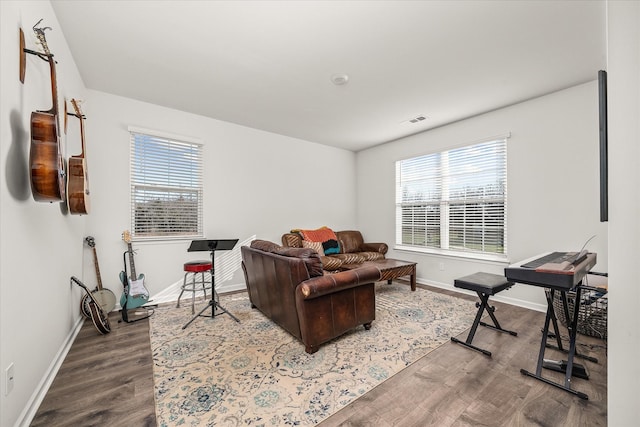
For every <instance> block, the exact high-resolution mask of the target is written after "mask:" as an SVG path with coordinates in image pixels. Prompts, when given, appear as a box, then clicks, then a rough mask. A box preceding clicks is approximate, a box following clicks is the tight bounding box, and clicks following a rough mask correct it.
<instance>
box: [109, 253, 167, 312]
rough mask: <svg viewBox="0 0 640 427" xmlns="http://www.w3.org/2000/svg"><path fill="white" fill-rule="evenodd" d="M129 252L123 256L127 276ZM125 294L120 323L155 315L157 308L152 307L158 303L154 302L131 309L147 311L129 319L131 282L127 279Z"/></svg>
mask: <svg viewBox="0 0 640 427" xmlns="http://www.w3.org/2000/svg"><path fill="white" fill-rule="evenodd" d="M128 253H129V251H125V252H124V253H123V254H122V257H123V259H124V271H125V276H126V271H127V261H126V256H127V254H128ZM124 294H125V299H124V305H123V306H122V309H121V310H120V312H121V314H122V320H118V323H120V322H125V323H134V322H137V321H139V320H144V319H148V318H149V317H151V316H152V315H153V313H155V310H154V309H153V308H150V307H157V306H158V305H157V304H152V305H150V306H144V305H141V306H138V307H136V308H132V309H131V310H137V309H143V310H146V311H147V313H146V315H144V316H142V317H136V318H135V319H131V320H129V309H128V308H127V301H128V300H129V283H128V281H127V285H126V286H125V287H124ZM147 302H151V301H147Z"/></svg>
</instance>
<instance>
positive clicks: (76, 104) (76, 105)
mask: <svg viewBox="0 0 640 427" xmlns="http://www.w3.org/2000/svg"><path fill="white" fill-rule="evenodd" d="M71 104H72V105H73V109H74V110H75V112H76V114H75V116H76V117H77V118H78V119H79V120H80V142H81V143H82V153H81V154H80V156H76V157H82V158H84V151H85V142H84V114H82V110H80V105H79V102H78V101H77V100H75V99H72V100H71Z"/></svg>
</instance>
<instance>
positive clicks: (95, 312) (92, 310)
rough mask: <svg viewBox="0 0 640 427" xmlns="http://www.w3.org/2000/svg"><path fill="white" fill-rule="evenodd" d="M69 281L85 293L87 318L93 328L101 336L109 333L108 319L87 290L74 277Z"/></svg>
mask: <svg viewBox="0 0 640 427" xmlns="http://www.w3.org/2000/svg"><path fill="white" fill-rule="evenodd" d="M71 281H72V282H75V283H76V284H77V285H78V286H80V287H81V288H82V289H84V291H85V292H86V296H87V297H89V317H91V321H92V322H93V326H95V328H96V329H97V330H98V332H100V333H101V334H103V335H104V334H107V333H109V332H111V323H109V317H107V315H106V314H105V313H104V311H102V308H100V306H99V305H98V303H97V302H96V300H94V299H93V295H92V294H91V292H89V289H88V288H87V287H86V286H85V284H84V283H82V282H81V281H80V280H78V279H77V278H76V277H73V276H71Z"/></svg>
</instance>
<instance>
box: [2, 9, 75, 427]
mask: <svg viewBox="0 0 640 427" xmlns="http://www.w3.org/2000/svg"><path fill="white" fill-rule="evenodd" d="M0 11H1V13H0V15H1V18H0V19H1V25H0V27H1V29H0V31H1V32H2V33H1V37H0V43H1V48H0V51H1V52H2V60H1V61H0V89H1V90H0V92H1V93H2V97H0V126H1V127H0V172H1V177H0V235H1V236H2V238H1V240H0V263H1V265H0V340H1V342H2V346H1V349H0V373H1V377H2V381H1V383H2V388H1V390H0V396H1V403H0V412H1V415H0V425H3V426H9V425H12V424H14V422H15V421H16V420H17V419H18V417H19V414H20V413H21V411H23V409H26V407H27V406H28V402H29V401H30V399H31V398H32V396H33V394H34V392H35V391H36V390H37V389H38V388H39V384H40V383H41V381H44V375H45V374H46V373H47V372H48V371H49V370H50V367H51V364H52V363H54V361H55V360H56V357H57V354H58V352H59V351H60V349H61V348H62V347H63V346H64V344H65V342H66V340H67V339H68V337H69V333H70V331H71V330H72V329H73V327H74V325H75V324H76V321H77V319H78V311H79V310H78V309H79V300H80V295H81V293H80V288H78V287H77V286H76V285H71V284H70V283H69V282H70V280H69V278H70V276H72V275H76V276H78V277H81V276H82V274H83V270H82V265H83V264H82V258H83V236H84V228H85V221H86V217H84V216H82V217H80V216H71V215H68V214H66V213H65V211H64V209H61V204H60V203H43V202H35V201H34V200H33V198H32V196H31V190H30V185H29V175H30V171H29V149H30V141H31V137H30V116H31V112H32V111H34V110H37V109H41V110H47V109H49V108H51V105H52V101H51V80H50V73H49V65H48V63H46V62H44V61H42V60H41V59H39V58H37V57H35V56H33V55H27V60H26V76H25V82H24V84H22V83H20V80H19V75H18V70H19V51H20V50H19V37H18V34H19V28H22V29H23V30H24V33H25V39H26V45H27V48H30V49H33V50H40V47H39V46H37V45H36V40H35V36H34V33H33V31H32V30H31V28H32V26H33V25H34V24H35V23H36V22H37V21H38V20H39V19H40V18H44V20H43V21H42V23H41V25H42V26H49V27H51V28H52V30H51V31H47V32H46V38H47V42H48V43H47V44H48V46H49V48H50V50H51V53H53V54H54V57H55V59H56V61H57V62H58V64H57V72H58V95H59V98H60V100H63V99H64V98H65V97H66V98H67V99H70V98H71V97H79V98H82V97H83V96H84V94H85V88H84V85H83V83H82V80H81V78H80V75H79V73H78V70H77V68H76V65H75V63H74V61H73V58H72V57H71V53H70V52H69V49H68V47H67V43H66V41H65V39H64V35H63V32H62V31H61V29H60V26H59V24H58V22H57V20H56V17H55V15H54V13H53V10H52V8H51V5H50V4H49V2H42V1H38V2H13V1H9V2H6V1H3V2H0ZM61 111H62V110H61ZM74 120H76V122H75V123H73V122H72V121H70V122H69V134H67V135H66V136H65V134H64V132H63V130H62V129H60V134H61V135H62V139H61V145H62V147H63V148H64V149H66V156H69V155H76V154H80V141H79V138H78V135H79V132H78V125H77V119H74ZM61 124H62V122H61ZM73 125H75V126H73ZM74 132H75V133H74ZM11 363H13V364H14V367H15V377H14V378H15V379H14V384H15V386H14V389H13V391H12V392H11V393H10V394H9V395H8V396H5V393H4V389H5V375H4V372H5V369H6V368H7V367H8V366H9V365H10V364H11Z"/></svg>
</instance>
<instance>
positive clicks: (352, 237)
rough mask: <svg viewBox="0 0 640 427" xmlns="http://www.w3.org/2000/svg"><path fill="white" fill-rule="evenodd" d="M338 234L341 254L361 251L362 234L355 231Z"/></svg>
mask: <svg viewBox="0 0 640 427" xmlns="http://www.w3.org/2000/svg"><path fill="white" fill-rule="evenodd" d="M338 234H339V237H338V238H339V239H340V244H341V245H342V247H341V249H342V253H343V254H348V253H354V252H361V251H362V249H361V247H362V245H363V243H364V240H363V238H362V233H360V232H359V231H357V230H345V231H339V232H338Z"/></svg>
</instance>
